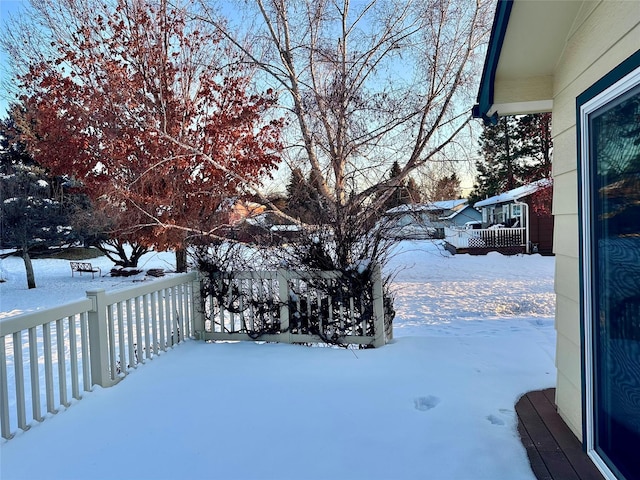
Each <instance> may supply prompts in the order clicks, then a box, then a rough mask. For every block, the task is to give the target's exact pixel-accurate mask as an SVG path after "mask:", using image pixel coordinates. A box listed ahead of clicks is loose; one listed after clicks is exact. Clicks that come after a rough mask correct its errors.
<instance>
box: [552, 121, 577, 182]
mask: <svg viewBox="0 0 640 480" xmlns="http://www.w3.org/2000/svg"><path fill="white" fill-rule="evenodd" d="M554 126H555V124H554ZM554 130H555V128H554ZM553 150H554V155H553V175H554V176H557V175H562V174H563V173H567V172H572V171H575V170H576V165H577V162H578V149H577V145H576V132H575V130H574V129H573V128H572V129H570V130H568V131H567V130H565V131H564V132H563V133H560V134H554V137H553ZM558 152H562V154H561V155H560V154H559V153H558Z"/></svg>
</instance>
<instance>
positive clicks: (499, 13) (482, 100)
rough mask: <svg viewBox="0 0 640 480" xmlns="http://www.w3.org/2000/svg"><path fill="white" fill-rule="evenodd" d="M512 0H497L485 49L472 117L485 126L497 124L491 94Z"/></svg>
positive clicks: (496, 115)
mask: <svg viewBox="0 0 640 480" xmlns="http://www.w3.org/2000/svg"><path fill="white" fill-rule="evenodd" d="M512 7H513V0H498V5H497V6H496V12H495V16H494V19H493V26H492V27H491V37H490V39H489V46H488V47H487V56H486V57H485V61H484V68H483V70H482V77H481V79H480V89H479V90H478V98H477V104H476V105H474V107H473V111H472V115H473V117H474V118H481V119H482V120H483V121H484V123H485V125H495V124H496V123H498V114H497V111H496V109H495V108H493V92H494V87H495V78H496V70H497V69H498V61H499V60H500V52H501V51H502V45H503V43H504V37H505V33H506V31H507V25H508V24H509V17H510V15H511V8H512Z"/></svg>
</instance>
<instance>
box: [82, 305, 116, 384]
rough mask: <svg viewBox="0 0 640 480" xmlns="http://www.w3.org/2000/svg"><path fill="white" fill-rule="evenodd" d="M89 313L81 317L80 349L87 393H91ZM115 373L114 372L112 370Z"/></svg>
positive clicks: (83, 382)
mask: <svg viewBox="0 0 640 480" xmlns="http://www.w3.org/2000/svg"><path fill="white" fill-rule="evenodd" d="M87 317H88V313H86V312H84V313H82V314H81V315H80V338H81V340H80V348H81V350H82V389H83V390H84V391H85V392H89V391H91V376H90V372H91V369H90V366H91V360H90V359H89V333H88V331H87V323H88V318H87ZM112 371H113V370H112Z"/></svg>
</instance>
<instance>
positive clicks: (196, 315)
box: [191, 274, 204, 340]
mask: <svg viewBox="0 0 640 480" xmlns="http://www.w3.org/2000/svg"><path fill="white" fill-rule="evenodd" d="M201 288H202V284H201V281H200V275H198V274H196V278H195V279H194V280H193V281H192V282H191V308H192V310H191V311H192V312H193V336H194V337H195V338H196V340H202V338H203V337H202V333H203V332H204V303H203V301H202V294H201Z"/></svg>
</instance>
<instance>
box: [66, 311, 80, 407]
mask: <svg viewBox="0 0 640 480" xmlns="http://www.w3.org/2000/svg"><path fill="white" fill-rule="evenodd" d="M67 320H68V322H69V360H70V368H71V396H72V397H73V398H75V399H76V400H79V399H80V389H79V387H78V377H79V376H80V374H79V371H78V343H77V338H76V316H75V315H70V316H69V317H68V319H67Z"/></svg>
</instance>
